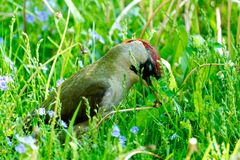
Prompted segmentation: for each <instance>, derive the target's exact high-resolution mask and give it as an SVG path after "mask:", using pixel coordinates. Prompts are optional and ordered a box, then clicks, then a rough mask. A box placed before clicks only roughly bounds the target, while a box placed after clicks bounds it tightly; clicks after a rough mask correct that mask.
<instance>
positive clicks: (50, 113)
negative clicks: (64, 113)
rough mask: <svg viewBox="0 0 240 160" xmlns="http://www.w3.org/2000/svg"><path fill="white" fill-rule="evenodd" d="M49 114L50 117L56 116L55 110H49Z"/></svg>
mask: <svg viewBox="0 0 240 160" xmlns="http://www.w3.org/2000/svg"><path fill="white" fill-rule="evenodd" d="M48 115H49V117H50V118H52V117H53V116H54V111H53V110H50V111H48Z"/></svg>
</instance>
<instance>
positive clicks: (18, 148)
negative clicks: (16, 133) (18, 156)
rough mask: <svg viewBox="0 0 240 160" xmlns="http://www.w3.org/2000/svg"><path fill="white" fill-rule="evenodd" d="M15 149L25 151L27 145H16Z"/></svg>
mask: <svg viewBox="0 0 240 160" xmlns="http://www.w3.org/2000/svg"><path fill="white" fill-rule="evenodd" d="M15 150H16V151H17V152H18V153H24V152H26V147H25V145H24V144H22V143H21V144H19V145H17V146H16V147H15Z"/></svg>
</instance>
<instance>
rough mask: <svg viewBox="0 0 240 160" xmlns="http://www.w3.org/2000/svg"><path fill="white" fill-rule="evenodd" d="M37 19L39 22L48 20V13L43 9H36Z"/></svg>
mask: <svg viewBox="0 0 240 160" xmlns="http://www.w3.org/2000/svg"><path fill="white" fill-rule="evenodd" d="M36 14H37V16H38V19H39V20H40V21H41V22H44V21H47V20H48V14H47V13H46V12H44V11H38V12H37V13H36Z"/></svg>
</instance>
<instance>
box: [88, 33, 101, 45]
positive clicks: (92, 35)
mask: <svg viewBox="0 0 240 160" xmlns="http://www.w3.org/2000/svg"><path fill="white" fill-rule="evenodd" d="M89 33H90V35H91V37H92V38H93V39H96V40H98V41H99V42H101V43H102V44H104V43H105V41H104V39H103V37H102V36H101V35H100V34H98V33H97V32H96V31H92V30H89Z"/></svg>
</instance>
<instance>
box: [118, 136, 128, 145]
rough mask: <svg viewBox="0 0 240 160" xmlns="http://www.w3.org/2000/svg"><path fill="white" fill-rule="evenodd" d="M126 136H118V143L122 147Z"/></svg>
mask: <svg viewBox="0 0 240 160" xmlns="http://www.w3.org/2000/svg"><path fill="white" fill-rule="evenodd" d="M126 140H127V139H126V137H125V136H119V143H120V144H121V145H122V147H125V145H126Z"/></svg>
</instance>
